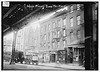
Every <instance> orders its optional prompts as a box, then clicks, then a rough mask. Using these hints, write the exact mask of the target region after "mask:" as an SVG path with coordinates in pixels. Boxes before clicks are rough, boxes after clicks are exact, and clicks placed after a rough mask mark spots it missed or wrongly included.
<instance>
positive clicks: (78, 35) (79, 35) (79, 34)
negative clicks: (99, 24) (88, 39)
mask: <svg viewBox="0 0 100 72" xmlns="http://www.w3.org/2000/svg"><path fill="white" fill-rule="evenodd" d="M77 37H78V38H81V32H80V31H79V30H78V31H77Z"/></svg>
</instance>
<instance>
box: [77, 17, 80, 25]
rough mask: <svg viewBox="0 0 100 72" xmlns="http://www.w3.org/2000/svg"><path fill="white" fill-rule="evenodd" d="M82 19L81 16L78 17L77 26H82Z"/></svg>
mask: <svg viewBox="0 0 100 72" xmlns="http://www.w3.org/2000/svg"><path fill="white" fill-rule="evenodd" d="M80 20H81V17H80V16H77V25H80V23H81V21H80Z"/></svg>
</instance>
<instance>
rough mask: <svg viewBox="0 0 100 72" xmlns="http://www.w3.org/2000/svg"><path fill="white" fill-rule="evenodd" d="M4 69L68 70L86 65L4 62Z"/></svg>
mask: <svg viewBox="0 0 100 72" xmlns="http://www.w3.org/2000/svg"><path fill="white" fill-rule="evenodd" d="M3 70H37V71H42V70H43V71H44V70H47V71H66V70H82V71H83V70H85V68H84V67H82V66H78V65H74V64H56V63H39V65H28V64H20V63H16V64H12V65H10V64H9V62H4V63H3Z"/></svg>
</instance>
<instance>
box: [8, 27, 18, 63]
mask: <svg viewBox="0 0 100 72" xmlns="http://www.w3.org/2000/svg"><path fill="white" fill-rule="evenodd" d="M12 31H13V43H12V55H11V61H10V64H15V60H14V59H15V46H16V37H17V32H18V31H17V30H15V29H13V28H12Z"/></svg>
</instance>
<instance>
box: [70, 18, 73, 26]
mask: <svg viewBox="0 0 100 72" xmlns="http://www.w3.org/2000/svg"><path fill="white" fill-rule="evenodd" d="M70 27H73V18H70Z"/></svg>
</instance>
